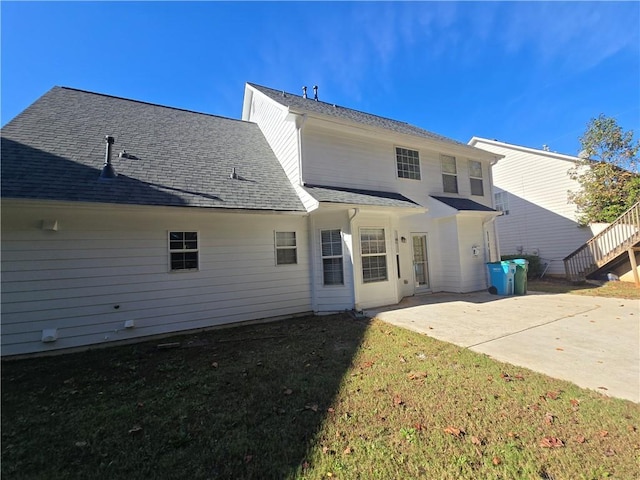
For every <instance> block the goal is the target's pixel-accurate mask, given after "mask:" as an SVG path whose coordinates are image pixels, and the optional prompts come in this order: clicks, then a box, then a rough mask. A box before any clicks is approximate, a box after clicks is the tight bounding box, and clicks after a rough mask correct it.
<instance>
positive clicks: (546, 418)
mask: <svg viewBox="0 0 640 480" xmlns="http://www.w3.org/2000/svg"><path fill="white" fill-rule="evenodd" d="M555 418H556V417H554V416H553V414H551V413H545V415H544V423H546V424H547V425H551V424H553V421H554V420H555Z"/></svg>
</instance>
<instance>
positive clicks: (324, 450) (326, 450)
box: [322, 447, 336, 455]
mask: <svg viewBox="0 0 640 480" xmlns="http://www.w3.org/2000/svg"><path fill="white" fill-rule="evenodd" d="M322 453H324V454H325V455H335V454H336V451H335V450H331V449H330V448H329V447H322Z"/></svg>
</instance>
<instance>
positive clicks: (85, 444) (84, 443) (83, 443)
mask: <svg viewBox="0 0 640 480" xmlns="http://www.w3.org/2000/svg"><path fill="white" fill-rule="evenodd" d="M86 446H87V442H76V447H80V448H82V447H86Z"/></svg>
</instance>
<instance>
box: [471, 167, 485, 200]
mask: <svg viewBox="0 0 640 480" xmlns="http://www.w3.org/2000/svg"><path fill="white" fill-rule="evenodd" d="M469 183H470V186H471V195H477V196H480V197H483V196H484V184H483V180H482V163H480V162H478V161H476V160H469Z"/></svg>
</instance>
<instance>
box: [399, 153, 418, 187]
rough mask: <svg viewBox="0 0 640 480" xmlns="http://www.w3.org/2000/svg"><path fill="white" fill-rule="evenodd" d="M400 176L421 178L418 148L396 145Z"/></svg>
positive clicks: (412, 178)
mask: <svg viewBox="0 0 640 480" xmlns="http://www.w3.org/2000/svg"><path fill="white" fill-rule="evenodd" d="M396 166H397V168H398V178H409V179H411V180H420V155H419V154H418V151H417V150H409V149H408V148H402V147H396Z"/></svg>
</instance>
